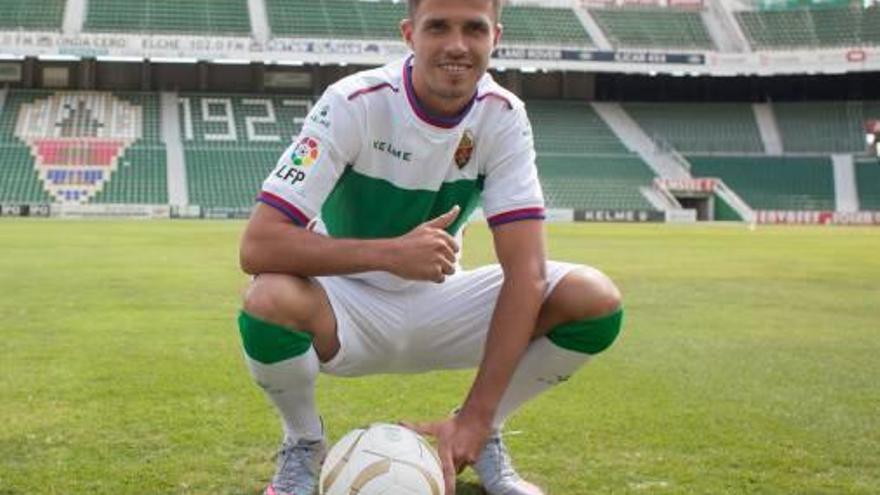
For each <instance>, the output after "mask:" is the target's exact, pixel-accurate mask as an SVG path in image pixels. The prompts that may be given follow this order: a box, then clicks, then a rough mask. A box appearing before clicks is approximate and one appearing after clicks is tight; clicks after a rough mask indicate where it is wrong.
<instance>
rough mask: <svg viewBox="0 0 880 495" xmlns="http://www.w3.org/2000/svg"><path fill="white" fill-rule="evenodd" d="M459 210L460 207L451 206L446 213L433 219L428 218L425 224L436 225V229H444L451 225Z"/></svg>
mask: <svg viewBox="0 0 880 495" xmlns="http://www.w3.org/2000/svg"><path fill="white" fill-rule="evenodd" d="M460 212H461V208H459V206H458V205H455V206H453V207H452V209H451V210H449V211H447V212H446V213H444V214H442V215H440V216H439V217H436V218H434V219H433V220H429V221H428V223H427V224H426V225H428V226H429V227H436V228H438V229H445V228H446V227H449V226H450V225H452V222H454V221H455V219H456V218H458V214H459V213H460Z"/></svg>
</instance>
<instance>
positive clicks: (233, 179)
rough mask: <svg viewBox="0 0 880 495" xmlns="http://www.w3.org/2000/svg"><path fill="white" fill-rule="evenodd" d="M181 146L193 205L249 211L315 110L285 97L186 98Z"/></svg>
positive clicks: (182, 106)
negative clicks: (269, 176)
mask: <svg viewBox="0 0 880 495" xmlns="http://www.w3.org/2000/svg"><path fill="white" fill-rule="evenodd" d="M180 101H181V108H182V110H183V111H182V112H181V114H180V115H181V120H182V122H181V126H180V127H181V140H182V142H183V150H184V157H185V160H186V169H187V179H188V191H189V200H190V203H191V204H195V205H200V206H203V207H216V206H222V207H233V208H241V207H249V206H251V205H253V203H254V198H255V197H256V195H257V193H258V192H259V190H260V185H261V184H262V182H263V180H265V179H266V176H267V175H268V174H269V172H270V171H271V170H272V168H273V167H274V166H275V163H276V162H277V161H278V158H279V157H280V156H281V153H282V152H283V151H284V149H285V148H286V147H287V146H288V145H289V144H290V141H291V138H292V137H293V136H294V135H295V134H297V133H298V132H299V128H300V127H301V126H302V121H303V119H304V118H305V116H306V114H307V113H308V111H309V109H310V108H311V101H310V100H302V99H296V98H293V97H281V96H252V97H249V96H241V95H223V94H197V93H193V94H182V95H181V98H180Z"/></svg>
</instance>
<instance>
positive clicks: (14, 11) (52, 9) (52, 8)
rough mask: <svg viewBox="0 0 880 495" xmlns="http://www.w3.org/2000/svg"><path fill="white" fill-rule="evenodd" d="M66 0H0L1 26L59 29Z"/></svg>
mask: <svg viewBox="0 0 880 495" xmlns="http://www.w3.org/2000/svg"><path fill="white" fill-rule="evenodd" d="M64 1H65V0H0V12H2V14H0V28H23V29H40V30H42V29H46V30H52V31H58V30H60V29H61V21H62V18H63V17H64Z"/></svg>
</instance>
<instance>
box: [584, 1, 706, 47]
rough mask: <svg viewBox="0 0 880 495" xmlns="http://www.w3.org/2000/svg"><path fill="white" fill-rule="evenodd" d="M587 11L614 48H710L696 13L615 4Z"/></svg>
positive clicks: (701, 21) (704, 30)
mask: <svg viewBox="0 0 880 495" xmlns="http://www.w3.org/2000/svg"><path fill="white" fill-rule="evenodd" d="M590 14H591V15H592V16H593V18H594V19H595V20H596V22H597V23H598V24H599V27H601V28H602V31H603V32H605V35H606V36H607V37H608V40H609V41H610V42H611V44H612V45H614V46H615V47H617V48H683V49H698V50H711V49H714V43H713V42H712V38H711V37H710V36H709V32H708V31H707V30H706V25H705V24H704V23H703V18H702V17H701V16H700V12H693V11H688V10H678V9H674V8H658V7H615V8H602V9H590Z"/></svg>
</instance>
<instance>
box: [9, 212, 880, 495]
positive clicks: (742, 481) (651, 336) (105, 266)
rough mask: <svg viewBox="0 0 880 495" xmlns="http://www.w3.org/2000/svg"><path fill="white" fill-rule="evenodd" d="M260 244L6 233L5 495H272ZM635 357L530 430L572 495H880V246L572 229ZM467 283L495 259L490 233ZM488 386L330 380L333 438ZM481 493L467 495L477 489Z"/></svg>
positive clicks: (120, 232)
mask: <svg viewBox="0 0 880 495" xmlns="http://www.w3.org/2000/svg"><path fill="white" fill-rule="evenodd" d="M242 227H243V224H242V223H239V222H186V221H177V222H159V221H157V222H64V221H37V220H29V221H20V220H3V221H0V337H2V338H0V495H25V494H28V495H30V494H64V495H68V494H90V495H92V494H114V495H117V494H150V495H151V494H212V495H221V494H256V493H258V492H259V490H261V489H262V488H263V486H264V484H265V482H266V480H267V479H268V478H269V477H270V476H271V473H272V469H273V461H272V453H273V450H274V449H275V447H276V445H277V441H278V440H279V438H278V435H279V432H280V428H279V424H278V421H277V419H276V417H275V416H274V413H273V411H272V410H271V409H270V407H269V405H268V403H267V402H266V400H265V399H264V398H263V396H262V395H261V392H260V391H259V389H258V388H257V387H255V386H254V385H253V384H252V383H251V380H250V377H249V375H248V373H247V371H246V369H245V367H244V365H243V363H242V360H241V356H240V348H239V340H238V336H237V331H236V329H235V326H234V320H233V318H234V315H235V313H236V310H237V307H238V304H239V303H238V298H239V292H240V290H241V289H242V288H243V287H244V286H245V285H246V283H247V279H246V278H245V277H244V276H242V275H241V274H240V273H239V272H238V270H237V266H236V260H237V239H238V235H239V233H240V232H241V230H242ZM549 234H550V235H549V238H550V241H549V246H550V251H551V254H552V256H553V257H554V258H557V259H566V260H572V261H579V262H583V263H589V264H592V265H594V266H597V267H599V268H601V269H603V270H605V271H606V272H607V273H608V274H609V275H611V276H612V277H613V278H614V279H615V280H616V281H617V283H618V285H619V286H620V287H621V288H622V290H623V292H624V295H625V301H626V307H627V321H626V322H625V323H626V325H625V326H626V330H625V334H624V336H623V337H622V339H621V340H620V341H619V342H618V343H617V345H616V346H615V347H614V348H612V350H611V351H609V352H608V353H607V354H605V355H603V356H602V357H601V358H599V359H597V360H595V361H594V362H593V363H591V364H590V365H588V366H587V367H586V368H585V369H584V370H582V371H581V372H579V373H578V374H577V375H575V377H574V378H573V379H572V380H570V381H569V382H568V383H567V384H565V385H563V386H560V387H558V388H556V389H554V390H552V391H551V392H549V393H547V394H546V395H545V396H542V397H541V398H539V399H538V400H537V401H535V402H534V403H532V404H529V405H528V406H526V407H525V408H524V409H523V411H522V412H521V413H520V414H519V415H517V416H516V417H515V418H513V419H512V420H511V421H510V422H509V425H508V426H509V429H510V430H512V431H514V432H515V433H516V434H514V435H510V436H509V439H508V443H509V445H510V447H511V449H512V451H513V453H514V455H515V459H516V461H517V465H518V466H519V468H520V470H521V471H522V472H523V473H524V474H526V475H527V476H528V477H530V478H532V479H533V480H534V481H536V482H537V483H539V484H542V485H544V486H546V487H547V488H548V491H549V493H551V494H555V495H571V494H587V493H589V494H646V493H647V494H805V495H807V494H809V495H813V494H829V495H831V494H834V495H836V494H866V495H867V494H872V495H873V494H877V493H880V412H878V411H880V366H878V355H880V251H878V246H880V230H877V229H860V228H798V227H792V228H759V229H758V230H757V231H754V232H752V231H749V230H747V229H744V228H739V227H732V228H724V227H674V226H612V225H586V224H581V225H575V224H572V225H551V226H549ZM468 237H469V240H468V246H467V247H466V249H465V254H466V260H467V263H468V265H471V266H473V265H475V264H479V263H484V262H488V261H490V260H491V259H492V255H491V249H490V247H489V246H490V242H489V233H488V231H487V229H486V228H485V227H483V226H475V227H473V228H471V229H470V231H469V232H468ZM471 377H472V374H471V373H469V372H467V373H465V372H456V373H436V374H426V375H419V376H414V377H396V376H380V377H371V378H364V379H335V378H328V377H322V378H321V380H320V383H319V400H320V404H321V408H322V413H323V415H324V417H325V420H326V423H327V425H328V428H329V433H330V435H331V437H332V438H333V439H336V438H338V437H339V436H340V435H342V434H343V433H344V432H345V431H347V430H349V429H350V428H353V427H355V426H358V425H361V424H363V423H367V422H370V421H378V420H396V419H401V418H406V419H413V420H423V419H430V418H437V417H440V416H443V415H445V414H446V413H447V412H448V411H449V410H450V409H452V407H453V406H455V405H456V404H458V402H459V401H460V400H461V398H462V396H463V394H464V393H465V391H466V389H467V387H468V385H469V381H470V379H471ZM473 480H474V477H473V475H472V474H467V475H465V476H464V477H463V481H462V483H461V484H460V489H459V493H460V494H466V495H474V494H476V493H478V489H477V488H476V487H475V486H474V484H473Z"/></svg>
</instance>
